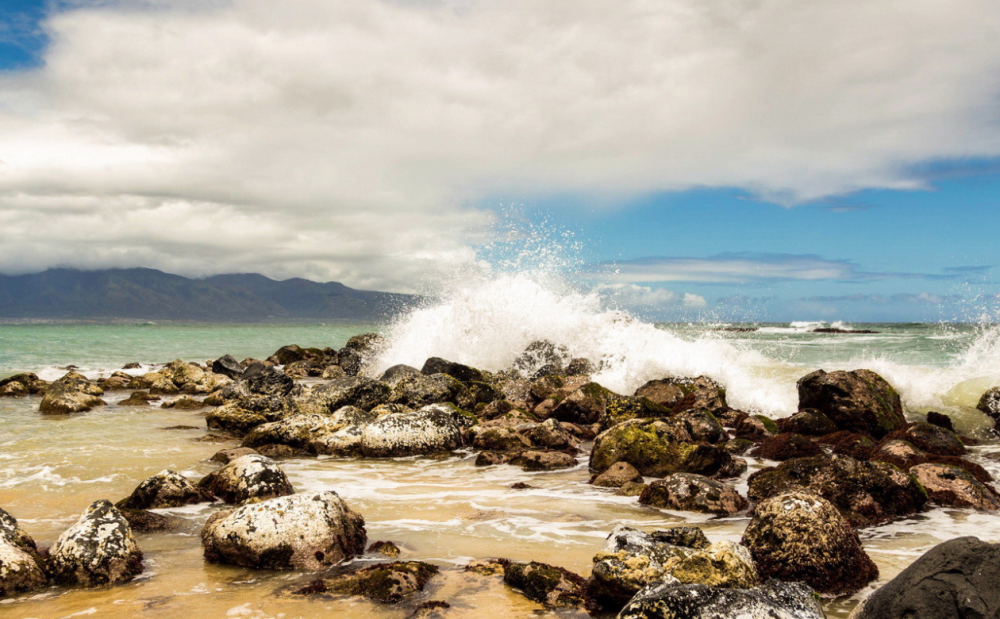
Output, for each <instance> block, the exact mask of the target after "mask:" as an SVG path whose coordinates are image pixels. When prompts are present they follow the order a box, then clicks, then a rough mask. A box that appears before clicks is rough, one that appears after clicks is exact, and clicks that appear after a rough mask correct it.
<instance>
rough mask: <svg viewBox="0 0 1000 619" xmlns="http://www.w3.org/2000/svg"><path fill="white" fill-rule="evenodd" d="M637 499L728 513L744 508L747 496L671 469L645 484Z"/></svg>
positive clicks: (731, 488)
mask: <svg viewBox="0 0 1000 619" xmlns="http://www.w3.org/2000/svg"><path fill="white" fill-rule="evenodd" d="M639 503H641V504H643V505H651V506H653V507H662V508H664V509H675V510H680V511H689V512H702V513H706V514H716V515H719V516H732V515H733V514H735V513H738V512H741V511H743V510H744V509H746V508H747V500H746V499H744V498H743V497H742V496H740V494H739V492H737V491H736V489H735V488H733V487H731V486H727V485H726V484H724V483H722V482H720V481H716V480H714V479H710V478H708V477H705V476H704V475H695V474H692V473H675V474H674V475H669V476H667V477H666V478H664V479H660V480H657V481H654V482H653V483H651V484H649V486H647V487H646V489H645V490H644V491H643V493H642V496H640V497H639Z"/></svg>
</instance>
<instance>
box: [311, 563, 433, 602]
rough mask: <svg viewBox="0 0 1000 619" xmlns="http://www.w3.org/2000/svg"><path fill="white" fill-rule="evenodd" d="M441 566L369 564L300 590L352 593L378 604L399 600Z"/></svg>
mask: <svg viewBox="0 0 1000 619" xmlns="http://www.w3.org/2000/svg"><path fill="white" fill-rule="evenodd" d="M439 571H440V570H439V569H438V567H437V566H436V565H431V564H430V563H424V562H423V561H396V562H393V563H380V564H377V565H371V566H368V567H365V568H362V569H359V570H357V571H356V572H352V573H348V574H340V575H338V576H335V577H333V578H321V579H319V580H316V581H314V582H312V583H311V584H309V585H308V586H307V587H306V588H305V589H303V590H300V591H299V593H310V594H316V593H333V594H340V595H355V596H359V597H364V598H368V599H369V600H374V601H376V602H379V603H381V604H398V603H400V602H402V601H403V600H404V599H406V598H408V597H410V596H412V595H413V594H414V593H417V592H418V591H423V590H424V587H425V586H426V585H427V583H428V582H429V581H430V579H431V578H433V577H434V576H435V575H436V574H437V573H438V572H439Z"/></svg>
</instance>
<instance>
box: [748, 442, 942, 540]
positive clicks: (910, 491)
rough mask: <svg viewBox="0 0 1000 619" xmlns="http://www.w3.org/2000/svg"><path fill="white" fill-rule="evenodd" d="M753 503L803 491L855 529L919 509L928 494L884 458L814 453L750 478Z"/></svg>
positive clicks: (900, 516) (888, 520)
mask: <svg viewBox="0 0 1000 619" xmlns="http://www.w3.org/2000/svg"><path fill="white" fill-rule="evenodd" d="M749 484H750V489H749V493H748V494H749V497H750V500H752V501H755V502H760V501H763V500H764V499H767V498H770V497H774V496H778V495H779V494H783V493H785V492H790V491H793V490H806V491H810V492H813V493H815V494H818V495H819V496H821V497H823V498H824V499H826V500H828V501H830V502H831V503H833V505H834V506H835V507H836V508H837V509H838V510H840V513H841V514H843V515H844V517H845V518H847V520H848V521H849V522H850V523H851V524H852V525H853V526H856V527H867V526H874V525H877V524H881V523H885V522H891V521H893V520H897V519H899V518H905V517H907V516H910V515H913V514H914V513H917V512H919V511H921V510H922V509H923V507H924V504H925V503H926V502H927V492H926V491H925V490H924V489H923V487H921V485H920V484H919V483H917V481H916V480H915V479H914V478H913V476H912V475H910V474H909V473H905V472H903V471H901V470H899V469H897V468H896V467H894V466H892V465H891V464H887V463H885V462H861V461H858V460H855V459H854V458H850V457H847V456H817V457H814V458H797V459H794V460H788V461H786V462H782V463H781V464H779V465H778V466H777V467H774V468H768V469H762V470H760V471H757V472H756V473H754V474H753V475H751V476H750V480H749Z"/></svg>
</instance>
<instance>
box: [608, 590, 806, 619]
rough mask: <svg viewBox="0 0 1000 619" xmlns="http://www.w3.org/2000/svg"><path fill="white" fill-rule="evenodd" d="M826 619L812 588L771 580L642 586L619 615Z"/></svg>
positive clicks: (636, 618)
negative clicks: (732, 585) (726, 585)
mask: <svg viewBox="0 0 1000 619" xmlns="http://www.w3.org/2000/svg"><path fill="white" fill-rule="evenodd" d="M723 617H727V618H728V617H732V618H734V619H735V618H737V617H738V618H739V619H823V617H824V615H823V610H822V609H821V608H820V605H819V602H818V601H817V600H816V598H815V595H814V594H813V591H812V589H810V588H809V587H807V586H806V585H803V584H801V583H783V582H778V581H769V582H766V583H764V584H763V585H761V586H759V587H754V588H753V589H723V588H718V587H709V586H706V585H675V584H671V583H669V582H668V583H658V584H655V585H652V586H650V587H648V588H646V589H644V590H642V591H641V592H640V593H639V594H638V595H636V596H635V597H634V598H633V599H632V600H631V601H630V602H629V603H628V605H627V606H626V607H625V608H623V609H622V611H621V613H619V614H618V619H721V618H723Z"/></svg>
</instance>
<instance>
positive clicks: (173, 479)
mask: <svg viewBox="0 0 1000 619" xmlns="http://www.w3.org/2000/svg"><path fill="white" fill-rule="evenodd" d="M207 500H210V497H208V496H206V494H205V493H204V492H202V491H201V490H199V489H198V488H196V487H195V485H194V484H192V483H191V482H190V481H188V479H187V478H186V477H184V476H183V475H181V474H180V473H178V472H176V471H171V470H169V469H168V470H165V471H160V472H159V473H157V474H156V475H154V476H152V477H150V478H149V479H147V480H145V481H143V482H142V483H141V484H139V485H138V486H137V487H136V489H135V490H133V491H132V494H130V495H129V496H128V497H126V498H124V499H122V500H121V501H118V503H117V504H116V505H115V506H116V507H118V508H119V509H156V508H161V507H180V506H181V505H188V504H191V503H201V502H203V501H207Z"/></svg>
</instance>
